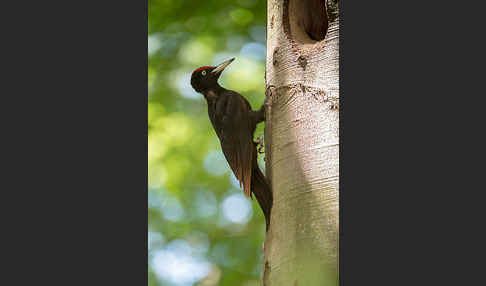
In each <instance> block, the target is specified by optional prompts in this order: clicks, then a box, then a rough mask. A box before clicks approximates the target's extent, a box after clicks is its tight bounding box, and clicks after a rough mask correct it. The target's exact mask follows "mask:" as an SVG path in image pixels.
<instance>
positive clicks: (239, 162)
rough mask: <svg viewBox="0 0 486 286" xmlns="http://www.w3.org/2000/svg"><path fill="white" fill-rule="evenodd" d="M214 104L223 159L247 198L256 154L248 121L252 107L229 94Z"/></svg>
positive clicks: (241, 98) (235, 95) (231, 93)
mask: <svg viewBox="0 0 486 286" xmlns="http://www.w3.org/2000/svg"><path fill="white" fill-rule="evenodd" d="M221 96H222V97H223V98H221V100H220V103H218V104H217V106H216V109H219V110H217V114H220V115H221V117H220V118H218V119H219V120H218V121H219V122H218V125H219V126H218V127H219V132H218V133H220V134H218V135H219V138H220V141H221V147H222V149H223V153H224V156H225V157H226V160H227V161H228V164H229V165H230V167H231V170H232V171H233V173H234V174H235V176H236V178H237V179H238V181H240V186H241V185H243V189H244V192H245V196H246V197H249V198H250V193H251V175H252V161H253V157H254V156H255V153H254V152H256V150H255V146H254V143H253V134H252V133H253V130H252V128H251V121H250V118H249V115H250V110H251V106H250V104H249V103H248V101H247V100H246V99H245V98H244V97H243V96H241V95H240V94H238V93H236V92H233V91H228V92H225V93H224V95H221Z"/></svg>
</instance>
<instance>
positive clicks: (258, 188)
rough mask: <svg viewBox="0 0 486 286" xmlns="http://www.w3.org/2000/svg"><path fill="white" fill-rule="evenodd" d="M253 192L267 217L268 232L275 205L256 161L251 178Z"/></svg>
mask: <svg viewBox="0 0 486 286" xmlns="http://www.w3.org/2000/svg"><path fill="white" fill-rule="evenodd" d="M251 192H252V193H253V194H254V195H255V197H256V199H257V201H258V204H259V205H260V207H261V209H262V211H263V214H264V215H265V223H266V226H267V230H268V228H269V226H270V213H271V209H272V204H273V195H272V191H271V189H270V186H269V185H268V183H267V180H266V179H265V176H264V175H263V173H262V171H260V168H259V167H258V164H257V163H256V160H255V161H254V165H253V171H252V176H251Z"/></svg>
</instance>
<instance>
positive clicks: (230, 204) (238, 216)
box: [221, 194, 253, 224]
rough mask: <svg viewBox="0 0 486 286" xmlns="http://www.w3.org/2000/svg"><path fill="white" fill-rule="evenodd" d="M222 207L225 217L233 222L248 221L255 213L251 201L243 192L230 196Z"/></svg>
mask: <svg viewBox="0 0 486 286" xmlns="http://www.w3.org/2000/svg"><path fill="white" fill-rule="evenodd" d="M221 207H222V210H223V215H224V217H225V218H226V219H228V220H229V221H231V222H233V223H240V224H241V223H246V222H248V221H249V220H250V219H251V217H252V215H253V210H252V208H251V204H250V201H249V200H248V199H247V198H246V197H245V196H244V195H243V194H232V195H230V196H228V197H227V198H226V199H224V201H223V203H222V205H221Z"/></svg>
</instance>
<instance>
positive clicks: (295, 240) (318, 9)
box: [262, 0, 339, 286]
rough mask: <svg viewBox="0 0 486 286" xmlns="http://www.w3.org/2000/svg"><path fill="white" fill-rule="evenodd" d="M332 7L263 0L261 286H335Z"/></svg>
mask: <svg viewBox="0 0 486 286" xmlns="http://www.w3.org/2000/svg"><path fill="white" fill-rule="evenodd" d="M337 13H338V5H337V1H333V0H328V1H327V3H326V2H325V1H324V0H268V3H267V62H266V85H267V102H268V104H267V110H266V123H265V157H266V158H265V160H266V176H267V178H268V180H269V182H270V184H271V186H272V191H273V207H272V212H271V223H270V228H269V230H268V232H267V235H266V238H265V244H264V260H263V266H262V267H263V285H264V286H276V285H278V286H286V285H290V286H295V285H300V286H304V285H310V286H312V285H319V286H321V285H337V284H338V252H339V251H338V249H339V248H338V242H339V237H338V236H339V217H338V214H339V108H338V106H339V104H338V101H339V17H338V16H337Z"/></svg>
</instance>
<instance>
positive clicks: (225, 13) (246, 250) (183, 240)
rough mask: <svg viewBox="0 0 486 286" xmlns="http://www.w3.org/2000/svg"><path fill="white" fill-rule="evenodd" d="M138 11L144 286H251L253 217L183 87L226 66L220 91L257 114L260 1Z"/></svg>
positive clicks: (254, 273)
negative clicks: (144, 166) (144, 53)
mask: <svg viewBox="0 0 486 286" xmlns="http://www.w3.org/2000/svg"><path fill="white" fill-rule="evenodd" d="M148 4H149V8H148V15H149V21H148V30H149V40H148V52H149V67H148V85H149V95H148V96H149V106H148V108H149V110H148V128H149V142H148V144H149V154H148V156H149V162H148V163H149V197H148V200H149V210H148V218H149V261H148V264H149V269H148V272H149V283H148V284H149V285H154V286H155V285H245V286H250V285H259V282H258V281H259V279H260V275H261V274H260V273H261V259H262V253H261V245H262V242H263V238H264V232H265V222H264V218H263V215H262V213H261V210H260V208H259V207H258V204H257V203H256V201H255V200H252V201H248V200H246V199H244V198H243V197H242V196H243V195H242V190H241V188H240V187H239V185H238V183H237V182H236V180H235V178H234V176H233V175H232V174H231V172H230V169H229V166H228V164H227V163H226V161H225V160H224V157H223V155H222V153H221V148H220V145H219V141H218V140H217V138H216V135H215V133H214V131H213V130H212V127H211V125H210V121H209V118H208V116H207V106H206V102H205V101H204V99H203V97H202V96H200V95H199V94H196V93H195V92H194V91H193V90H192V88H191V86H190V83H189V80H190V75H191V72H192V70H194V69H195V68H197V67H199V66H205V65H215V64H217V63H220V62H222V61H224V60H226V59H228V58H230V57H233V56H234V57H236V60H235V61H234V62H233V63H232V64H231V65H230V66H229V67H228V68H227V69H226V70H225V72H224V73H223V75H222V77H221V79H220V83H221V84H222V85H223V86H225V87H226V88H229V89H233V90H236V91H238V92H240V93H241V94H242V95H243V96H245V97H246V98H247V99H248V100H249V101H250V103H251V105H252V106H253V108H254V109H257V108H259V107H260V106H261V104H262V103H263V100H264V67H265V63H264V61H265V60H264V59H265V24H266V1H260V0H237V1H229V0H208V1H199V0H193V1H188V0H185V1H183V0H149V2H148ZM262 133H263V124H260V126H258V129H257V132H256V136H258V135H262ZM260 160H261V158H260ZM260 163H262V161H260ZM261 166H263V164H261ZM248 206H249V207H250V208H248ZM245 214H246V216H245Z"/></svg>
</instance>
